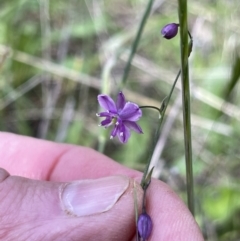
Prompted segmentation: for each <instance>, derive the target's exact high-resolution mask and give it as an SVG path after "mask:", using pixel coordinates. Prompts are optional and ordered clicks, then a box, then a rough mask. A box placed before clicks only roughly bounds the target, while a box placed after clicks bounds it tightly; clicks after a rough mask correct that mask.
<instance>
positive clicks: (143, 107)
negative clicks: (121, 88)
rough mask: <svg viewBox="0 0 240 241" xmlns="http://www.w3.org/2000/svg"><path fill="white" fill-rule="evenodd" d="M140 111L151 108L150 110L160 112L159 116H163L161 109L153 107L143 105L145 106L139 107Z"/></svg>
mask: <svg viewBox="0 0 240 241" xmlns="http://www.w3.org/2000/svg"><path fill="white" fill-rule="evenodd" d="M139 108H140V109H145V108H150V109H154V110H157V111H158V112H159V115H160V116H161V115H162V112H161V110H160V109H159V108H157V107H156V106H151V105H143V106H139Z"/></svg>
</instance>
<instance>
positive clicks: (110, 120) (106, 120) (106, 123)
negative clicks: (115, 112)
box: [100, 118, 112, 127]
mask: <svg viewBox="0 0 240 241" xmlns="http://www.w3.org/2000/svg"><path fill="white" fill-rule="evenodd" d="M111 124H112V118H106V119H105V120H103V121H102V122H101V124H100V125H101V126H104V127H108V126H110V125H111Z"/></svg>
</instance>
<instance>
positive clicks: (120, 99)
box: [116, 92, 126, 112]
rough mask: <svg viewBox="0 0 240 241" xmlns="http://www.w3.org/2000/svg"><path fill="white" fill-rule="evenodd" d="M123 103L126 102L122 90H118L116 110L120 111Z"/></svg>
mask: <svg viewBox="0 0 240 241" xmlns="http://www.w3.org/2000/svg"><path fill="white" fill-rule="evenodd" d="M125 104H126V100H125V96H124V94H123V93H122V92H119V94H118V97H117V102H116V105H117V110H118V112H120V111H121V110H122V109H123V107H124V106H125Z"/></svg>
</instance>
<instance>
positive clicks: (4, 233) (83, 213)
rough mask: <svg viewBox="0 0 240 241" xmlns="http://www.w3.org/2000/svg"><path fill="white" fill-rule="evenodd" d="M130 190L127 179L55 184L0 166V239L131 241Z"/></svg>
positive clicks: (133, 230) (132, 218)
mask: <svg viewBox="0 0 240 241" xmlns="http://www.w3.org/2000/svg"><path fill="white" fill-rule="evenodd" d="M136 187H137V188H136V190H137V195H138V197H137V198H138V200H140V197H141V196H142V191H141V188H140V186H139V185H136ZM133 193H134V192H133V180H132V179H129V178H128V177H124V176H111V177H104V178H100V179H92V180H80V181H76V182H72V183H57V182H46V181H36V180H31V179H26V178H22V177H17V176H10V175H9V174H8V173H7V172H6V171H5V170H4V169H1V168H0V200H1V202H0V220H1V226H0V240H6V241H7V240H18V241H26V240H31V241H38V240H45V241H48V240H49V241H52V240H56V241H59V240H60V241H61V240H64V241H68V240H69V241H70V240H71V241H73V240H74V241H78V240H81V241H87V240H98V241H101V240H104V241H108V240H109V241H110V240H111V241H114V240H131V239H132V237H133V236H134V233H135V221H134V220H135V218H134V197H133ZM138 203H140V201H138Z"/></svg>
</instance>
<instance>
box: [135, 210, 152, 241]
mask: <svg viewBox="0 0 240 241" xmlns="http://www.w3.org/2000/svg"><path fill="white" fill-rule="evenodd" d="M137 228H138V233H139V235H140V237H141V238H142V239H143V241H146V240H147V239H148V238H149V236H150V234H151V232H152V220H151V218H150V216H149V215H148V214H146V213H142V214H141V215H140V216H139V217H138V222H137Z"/></svg>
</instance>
